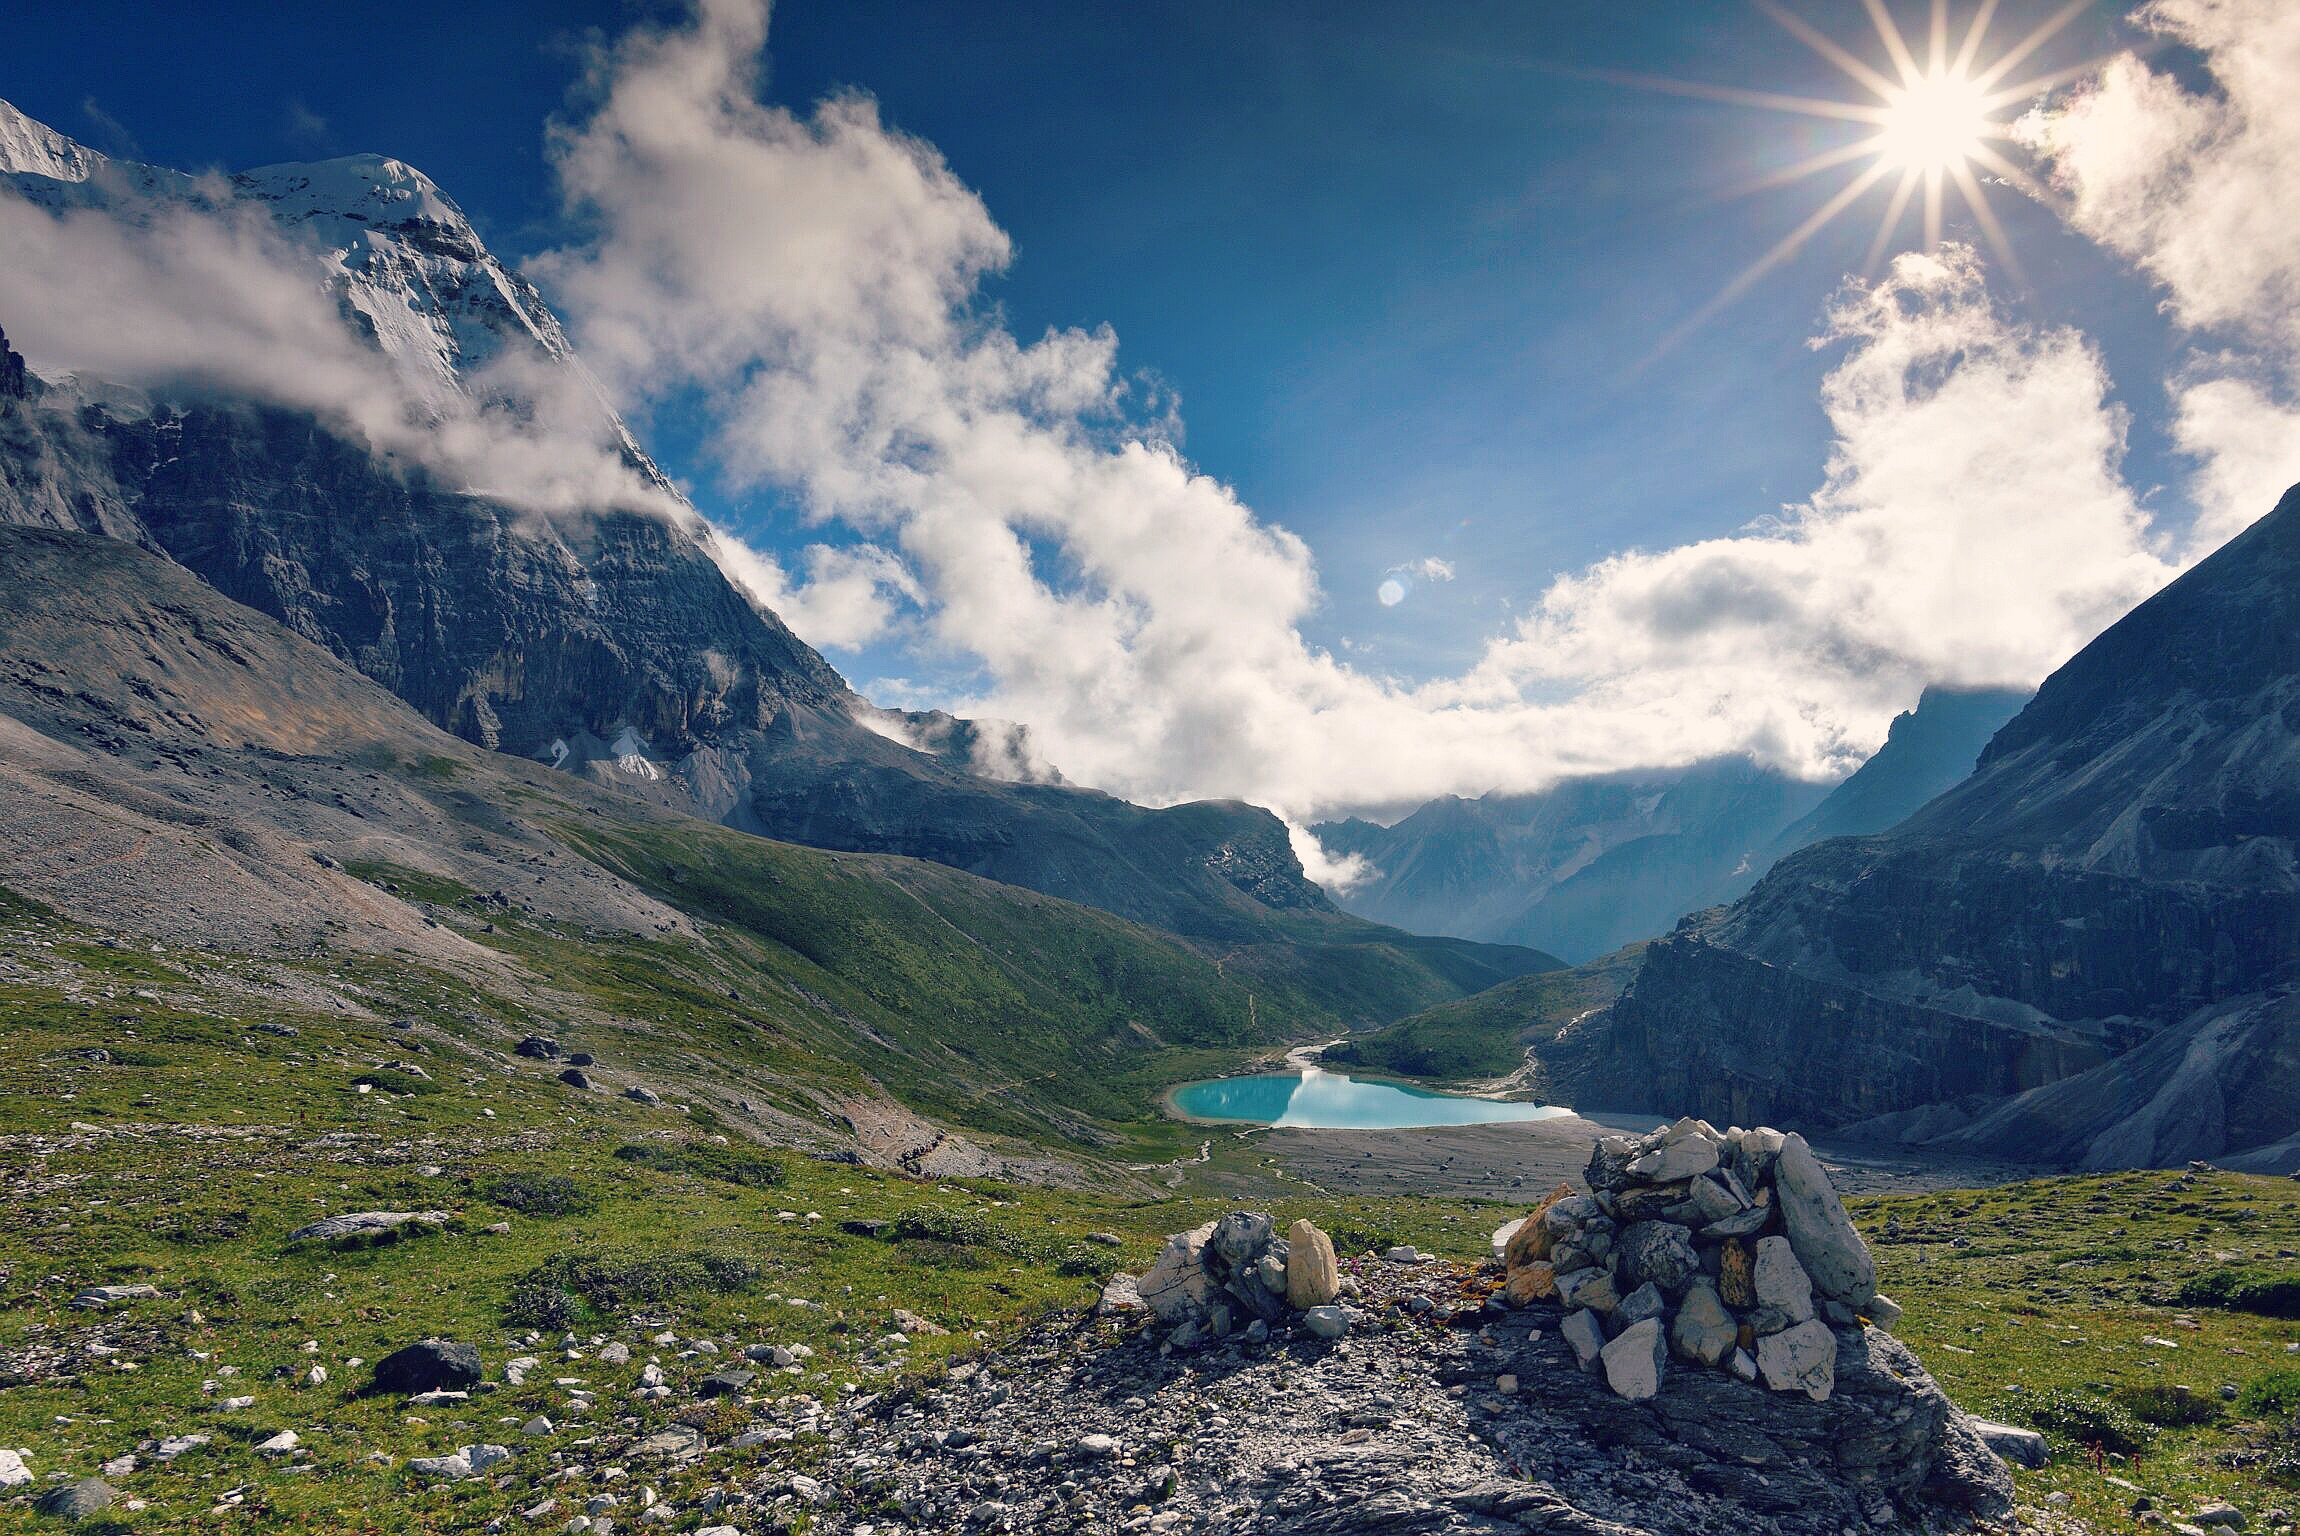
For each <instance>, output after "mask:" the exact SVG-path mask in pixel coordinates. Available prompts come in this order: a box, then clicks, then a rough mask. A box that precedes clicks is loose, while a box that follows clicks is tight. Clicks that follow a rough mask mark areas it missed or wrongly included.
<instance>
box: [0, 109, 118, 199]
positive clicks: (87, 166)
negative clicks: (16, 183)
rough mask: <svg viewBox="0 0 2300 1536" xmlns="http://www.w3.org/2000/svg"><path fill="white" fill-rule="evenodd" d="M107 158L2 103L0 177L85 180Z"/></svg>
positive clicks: (0, 117) (0, 111) (0, 118)
mask: <svg viewBox="0 0 2300 1536" xmlns="http://www.w3.org/2000/svg"><path fill="white" fill-rule="evenodd" d="M103 164H104V156H102V155H100V154H98V153H96V151H94V150H92V149H90V148H89V147H88V146H87V145H85V144H82V143H80V142H78V141H77V140H74V139H69V138H66V137H65V136H64V135H63V134H60V133H58V132H57V131H56V130H55V129H53V128H51V127H49V126H48V125H47V124H46V123H43V122H39V121H36V120H35V119H33V118H29V117H26V116H25V115H24V114H23V113H22V112H19V111H18V110H17V109H16V108H15V107H14V106H12V105H10V104H9V103H8V102H5V101H0V174H6V175H24V176H46V177H48V178H50V179H51V180H54V181H86V180H87V179H88V178H89V177H90V176H93V175H95V174H96V171H97V168H98V167H100V166H102V165H103Z"/></svg>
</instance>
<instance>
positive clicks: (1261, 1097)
mask: <svg viewBox="0 0 2300 1536" xmlns="http://www.w3.org/2000/svg"><path fill="white" fill-rule="evenodd" d="M1174 1107H1175V1108H1176V1109H1179V1110H1180V1111H1181V1112H1182V1113H1183V1114H1185V1115H1190V1116H1193V1117H1195V1118H1197V1119H1200V1120H1248V1121H1252V1122H1254V1123H1255V1124H1257V1125H1293V1126H1303V1127H1307V1128H1314V1129H1322V1130H1347V1131H1387V1130H1403V1129H1408V1128H1411V1127H1415V1126H1430V1125H1491V1124H1495V1123H1497V1122H1502V1121H1511V1120H1551V1119H1555V1118H1556V1117H1557V1116H1559V1115H1570V1114H1572V1113H1573V1111H1572V1110H1570V1109H1561V1108H1559V1107H1557V1106H1555V1105H1551V1104H1504V1103H1500V1102H1497V1101H1495V1100H1492V1099H1465V1098H1463V1097H1461V1096H1460V1095H1458V1094H1451V1093H1432V1092H1430V1091H1429V1090H1428V1089H1426V1088H1407V1087H1403V1086H1401V1085H1399V1084H1397V1083H1361V1082H1359V1081H1357V1080H1356V1079H1354V1078H1350V1077H1345V1076H1343V1075H1342V1074H1341V1073H1339V1072H1321V1071H1319V1070H1318V1069H1317V1068H1315V1067H1313V1068H1311V1069H1310V1070H1309V1071H1308V1072H1306V1073H1304V1074H1303V1075H1302V1076H1300V1077H1295V1076H1293V1075H1292V1074H1290V1073H1289V1074H1285V1075H1274V1076H1268V1077H1222V1078H1214V1079H1210V1080H1209V1081H1206V1082H1202V1083H1184V1084H1183V1085H1182V1086H1181V1087H1179V1088H1177V1089H1175V1090H1174Z"/></svg>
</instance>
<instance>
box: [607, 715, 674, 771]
mask: <svg viewBox="0 0 2300 1536" xmlns="http://www.w3.org/2000/svg"><path fill="white" fill-rule="evenodd" d="M607 750H608V751H610V752H612V753H614V754H615V766H616V767H618V768H620V769H622V770H623V771H624V772H625V773H627V774H630V775H631V776H632V777H633V778H638V779H646V780H648V781H649V782H650V783H651V782H653V781H654V780H656V779H659V778H661V777H662V776H663V771H662V770H661V769H660V768H657V767H656V766H655V765H654V764H653V763H651V762H649V761H648V760H647V750H648V749H647V742H646V739H645V738H644V737H642V736H641V735H640V734H639V733H638V732H637V731H636V730H633V729H632V728H631V727H630V726H627V725H626V726H624V727H623V729H621V730H620V731H617V732H616V733H615V740H614V741H613V742H612V743H611V744H610V745H609V746H608V748H607Z"/></svg>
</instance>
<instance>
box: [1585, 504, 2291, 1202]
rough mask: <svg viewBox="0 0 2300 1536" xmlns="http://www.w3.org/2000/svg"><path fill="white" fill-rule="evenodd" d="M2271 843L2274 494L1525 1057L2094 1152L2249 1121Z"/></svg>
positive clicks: (2273, 904)
mask: <svg viewBox="0 0 2300 1536" xmlns="http://www.w3.org/2000/svg"><path fill="white" fill-rule="evenodd" d="M2296 845H2300V490H2295V491H2294V492H2292V493H2288V494H2287V495H2286V496H2285V497H2284V499H2283V501H2282V502H2281V503H2280V504H2279V505H2278V507H2277V508H2276V509H2275V510H2274V511H2273V512H2271V513H2270V514H2269V515H2268V516H2267V517H2265V518H2263V519H2261V520H2260V521H2259V522H2258V523H2255V524H2254V525H2253V526H2252V527H2251V528H2250V529H2248V530H2247V531H2246V532H2244V533H2243V534H2241V535H2239V536H2238V537H2237V538H2235V539H2234V540H2232V541H2231V542H2230V543H2229V544H2228V545H2227V546H2226V547H2225V548H2223V549H2221V550H2220V551H2219V552H2218V553H2216V554H2214V555H2213V556H2211V557H2210V558H2209V559H2207V560H2205V561H2204V562H2203V563H2201V564H2200V565H2198V566H2197V567H2196V568H2195V569H2193V570H2191V571H2189V572H2188V573H2187V574H2186V575H2184V576H2182V577H2181V578H2180V579H2179V580H2178V581H2176V582H2174V583H2173V584H2172V585H2171V586H2169V587H2167V588H2165V589H2164V591H2162V592H2160V593H2158V594H2157V595H2156V596H2155V597H2154V598H2151V599H2150V600H2149V601H2148V602H2146V603H2144V604H2142V605H2141V606H2140V607H2139V608H2137V609H2135V610H2134V611H2133V612H2132V613H2131V614H2129V615H2127V616H2126V617H2125V618H2124V619H2123V620H2122V621H2120V622H2119V623H2117V624H2116V625H2114V626H2112V627H2111V628H2110V629H2109V630H2107V631H2106V632H2105V633H2103V634H2102V635H2101V636H2100V637H2099V638H2098V639H2097V640H2095V641H2094V642H2093V643H2092V644H2091V645H2089V646H2087V647H2085V649H2084V650H2083V651H2081V652H2079V653H2078V654H2077V655H2076V656H2075V657H2074V658H2073V659H2071V660H2070V661H2069V662H2068V664H2067V665H2066V666H2064V667H2062V668H2061V669H2060V670H2059V671H2058V672H2056V673H2054V674H2053V676H2052V677H2051V678H2049V679H2047V680H2046V682H2045V684H2044V686H2043V687H2042V688H2041V689H2040V690H2039V691H2038V693H2037V695H2036V697H2035V699H2034V700H2033V701H2031V702H2030V704H2029V705H2028V707H2027V708H2026V709H2024V710H2023V711H2022V712H2021V713H2020V715H2019V716H2017V717H2016V718H2015V719H2014V720H2013V721H2012V722H2011V723H2010V724H2009V725H2007V726H2006V727H2005V728H2004V729H2003V730H2001V731H2000V732H1998V733H1997V735H1996V737H1995V738H1994V739H1993V740H1992V741H1991V742H1990V743H1989V746H1988V748H1987V750H1986V751H1985V752H1983V753H1982V755H1981V759H1980V763H1979V765H1978V767H1977V768H1976V770H1975V771H1974V773H1973V775H1972V776H1971V777H1970V778H1969V779H1967V780H1965V781H1964V782H1963V783H1961V784H1959V785H1958V786H1957V787H1956V788H1954V789H1952V790H1950V791H1949V792H1948V793H1947V794H1944V795H1942V796H1941V797H1940V798H1938V799H1937V800H1935V801H1933V802H1932V803H1931V804H1929V805H1927V806H1926V807H1924V808H1923V809H1922V810H1920V811H1919V812H1918V813H1917V814H1915V815H1914V816H1911V817H1910V818H1909V819H1908V820H1907V821H1905V822H1903V823H1902V824H1901V825H1899V826H1898V827H1896V828H1894V829H1893V830H1892V831H1891V832H1889V833H1886V834H1884V835H1882V836H1878V837H1870V838H1847V839H1837V840H1833V841H1829V842H1824V843H1820V844H1818V845H1816V846H1814V847H1811V848H1807V849H1805V850H1803V851H1801V852H1798V853H1795V854H1792V855H1790V856H1789V857H1787V858H1785V859H1783V860H1782V861H1781V862H1780V863H1779V864H1778V865H1776V866H1775V867H1774V869H1773V871H1772V873H1771V874H1769V875H1768V876H1766V878H1765V879H1764V880H1763V881H1761V882H1760V883H1759V884H1758V886H1757V888H1756V889H1755V890H1754V891H1752V892H1751V893H1750V894H1749V895H1748V896H1747V897H1746V898H1744V899H1743V900H1742V901H1740V902H1738V903H1737V904H1735V905H1734V906H1733V907H1731V908H1730V909H1728V910H1725V911H1722V912H1717V913H1711V914H1704V915H1702V916H1700V917H1698V918H1694V919H1690V920H1688V921H1687V922H1686V923H1685V924H1683V925H1682V926H1681V927H1680V928H1679V929H1678V931H1677V932H1675V933H1674V934H1672V935H1670V936H1669V937H1668V938H1666V939H1663V940H1660V941H1658V942H1656V943H1654V944H1653V945H1652V946H1650V947H1649V948H1648V950H1647V951H1646V957H1645V963H1644V965H1643V967H1642V968H1641V969H1640V971H1639V973H1638V975H1637V978H1636V980H1635V982H1634V983H1633V984H1632V986H1631V988H1630V990H1629V992H1628V993H1627V995H1625V996H1624V997H1623V998H1622V999H1621V1001H1620V1002H1618V1003H1617V1004H1615V1005H1614V1006H1613V1008H1612V1009H1611V1010H1609V1012H1608V1013H1606V1014H1604V1015H1601V1016H1599V1017H1598V1018H1596V1019H1593V1020H1592V1021H1590V1023H1589V1024H1588V1025H1587V1026H1585V1027H1584V1028H1583V1029H1581V1030H1578V1031H1573V1032H1569V1034H1568V1036H1567V1038H1565V1039H1564V1040H1561V1041H1560V1042H1558V1043H1557V1045H1556V1046H1555V1047H1554V1048H1553V1051H1552V1053H1551V1056H1550V1062H1551V1068H1552V1071H1553V1073H1554V1074H1556V1075H1557V1077H1558V1078H1559V1079H1560V1080H1563V1081H1570V1082H1571V1083H1572V1085H1573V1092H1574V1093H1575V1094H1576V1096H1577V1097H1578V1099H1579V1101H1580V1102H1584V1103H1589V1104H1598V1105H1605V1106H1608V1107H1619V1108H1624V1109H1647V1108H1650V1109H1655V1110H1680V1109H1682V1110H1688V1111H1692V1112H1695V1113H1699V1114H1703V1115H1706V1116H1709V1117H1711V1118H1716V1119H1730V1120H1734V1121H1738V1122H1740V1123H1743V1124H1751V1123H1757V1122H1761V1121H1762V1122H1770V1123H1778V1124H1787V1125H1805V1126H1812V1127H1815V1128H1823V1127H1833V1126H1844V1125H1847V1124H1848V1123H1849V1122H1857V1121H1870V1122H1873V1123H1872V1124H1871V1125H1870V1126H1869V1127H1868V1129H1869V1130H1870V1131H1872V1132H1874V1133H1877V1134H1897V1135H1907V1136H1911V1137H1916V1138H1919V1139H1924V1138H1930V1137H1934V1136H1943V1135H1948V1136H1958V1137H1961V1140H1959V1142H1958V1144H1959V1145H1962V1146H1968V1147H1971V1148H1972V1149H1974V1150H1987V1151H1994V1152H2000V1153H2009V1154H2014V1155H2022V1156H2028V1155H2038V1153H2039V1152H2040V1151H2043V1150H2049V1151H2051V1152H2052V1153H2053V1154H2055V1155H2067V1156H2070V1157H2071V1160H2074V1161H2080V1162H2086V1163H2089V1164H2094V1165H2103V1166H2106V1165H2122V1164H2125V1163H2143V1164H2145V1163H2150V1162H2163V1161H2179V1160H2182V1159H2185V1158H2188V1157H2191V1156H2214V1155H2218V1154H2219V1153H2222V1152H2236V1151H2240V1150H2242V1149H2244V1148H2246V1147H2248V1146H2258V1145H2260V1144H2262V1143H2263V1142H2271V1141H2277V1140H2281V1139H2283V1138H2284V1137H2288V1136H2291V1135H2293V1134H2295V1133H2300V1123H2296V1122H2295V1119H2294V1116H2295V1112H2296V1111H2295V1106H2294V1105H2293V1104H2292V1103H2291V1102H2290V1095H2289V1090H2288V1088H2286V1087H2283V1086H2280V1085H2281V1084H2288V1083H2289V1082H2290V1081H2291V1074H2290V1073H2289V1072H2288V1071H2286V1070H2284V1067H2285V1066H2288V1065H2289V1064H2290V1063H2291V1061H2292V1058H2293V1038H2292V1026H2291V1014H2290V1008H2289V1005H2288V1001H2287V999H2288V997H2289V994H2290V991H2291V989H2292V988H2293V986H2294V985H2295V983H2296V982H2300V863H2296V860H2295V849H2296ZM2173 1042H2179V1044H2178V1047H2177V1048H2175V1046H2174V1044H2173ZM2086 1074H2090V1075H2089V1076H2085V1075H2086ZM2064 1080H2080V1081H2081V1082H2084V1083H2089V1084H2090V1085H2091V1086H2090V1087H2077V1086H2070V1087H2065V1088H2060V1089H2057V1090H2056V1089H2053V1088H2048V1087H2047V1085H2054V1084H2061V1083H2062V1082H2063V1081H2064ZM2032 1089H2033V1090H2040V1092H2039V1093H2037V1094H2035V1095H2032V1096H2030V1097H2027V1098H2025V1099H2022V1100H2019V1101H2016V1104H2015V1106H2013V1107H2000V1106H1997V1105H1996V1104H1995V1103H1994V1101H1996V1100H1999V1099H2002V1098H2004V1097H2005V1096H2008V1095H2016V1094H2026V1093H2027V1092H2028V1090H2032ZM1926 1106H1935V1108H1934V1109H1932V1111H1931V1112H1930V1113H1927V1114H1923V1115H1908V1114H1906V1113H1905V1112H1909V1111H1916V1110H1920V1109H1923V1108H1924V1107H1926ZM2176 1109H2177V1111H2178V1112H2175V1110H2176ZM1880 1116H1899V1117H1901V1118H1898V1119H1894V1120H1878V1118H1877V1117H1880ZM1976 1124H1977V1125H1978V1127H1979V1128H1974V1127H1975V1126H1976Z"/></svg>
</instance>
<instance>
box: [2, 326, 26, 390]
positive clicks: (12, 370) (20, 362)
mask: <svg viewBox="0 0 2300 1536" xmlns="http://www.w3.org/2000/svg"><path fill="white" fill-rule="evenodd" d="M24 394H25V386H24V357H23V354H21V353H19V352H14V351H11V350H10V349H9V346H8V333H7V332H6V331H0V400H21V399H23V398H24Z"/></svg>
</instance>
